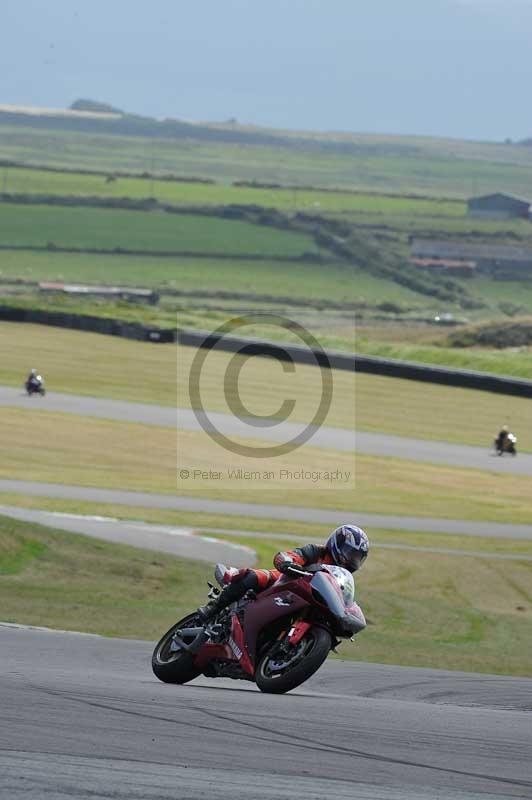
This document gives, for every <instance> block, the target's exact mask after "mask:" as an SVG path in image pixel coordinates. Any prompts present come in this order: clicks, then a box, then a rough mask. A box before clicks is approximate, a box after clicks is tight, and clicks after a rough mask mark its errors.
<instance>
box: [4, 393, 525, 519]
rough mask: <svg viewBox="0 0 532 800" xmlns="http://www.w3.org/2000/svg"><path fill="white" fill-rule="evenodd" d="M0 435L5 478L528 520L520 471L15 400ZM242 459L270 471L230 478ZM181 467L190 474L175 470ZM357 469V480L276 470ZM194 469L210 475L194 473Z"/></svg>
mask: <svg viewBox="0 0 532 800" xmlns="http://www.w3.org/2000/svg"><path fill="white" fill-rule="evenodd" d="M0 438H1V441H2V444H3V450H4V453H5V457H4V459H3V460H2V462H1V463H0V477H3V478H17V479H21V480H34V481H46V482H51V483H66V484H74V485H80V486H96V487H103V488H113V489H130V490H137V491H151V492H163V493H169V494H173V493H177V494H182V495H188V496H194V497H208V498H211V499H219V500H233V501H237V502H249V503H266V504H276V505H277V504H286V505H296V506H305V507H308V506H310V507H316V508H331V509H339V510H342V509H344V510H349V511H355V512H356V511H357V510H358V511H369V512H378V513H393V514H399V515H415V516H436V517H442V518H447V519H453V518H454V519H471V520H491V521H499V522H519V523H529V522H532V494H531V492H530V479H529V478H526V477H519V476H505V475H501V474H499V473H493V474H492V473H488V472H481V471H477V470H467V469H456V468H448V467H437V466H432V465H427V464H418V463H416V462H411V461H406V460H401V459H388V458H386V459H381V458H375V457H371V456H362V455H357V456H356V458H355V456H354V454H350V453H335V452H332V451H327V450H319V449H317V448H309V447H306V448H302V449H301V450H297V451H295V452H293V453H291V454H289V455H287V456H283V457H278V458H271V459H261V460H260V461H258V460H257V459H249V458H248V459H245V458H243V457H241V456H237V455H234V454H232V453H228V452H227V451H226V450H224V449H223V448H221V447H219V446H218V445H216V444H214V443H213V442H212V441H211V440H210V439H209V438H208V437H207V436H206V434H204V433H203V432H199V433H196V432H184V431H181V432H180V433H179V439H178V442H176V433H175V431H172V430H169V429H165V428H153V427H148V426H142V425H135V424H131V423H119V422H107V421H102V420H95V419H83V418H81V419H80V418H79V417H75V416H70V415H66V414H65V415H62V414H53V413H50V412H45V411H27V410H19V409H4V410H3V411H2V414H1V416H0ZM177 444H178V445H179V446H178V447H177V446H176V445H177ZM261 444H262V443H259V445H261ZM238 468H242V469H244V470H251V471H257V470H258V471H260V472H261V473H262V472H264V471H270V472H271V473H272V475H271V477H264V476H263V475H259V476H251V477H249V478H242V479H240V478H237V477H234V476H233V477H232V476H231V475H230V474H229V470H237V469H238ZM183 469H186V470H188V471H189V475H188V477H186V476H180V470H183ZM353 469H355V483H354V486H353V483H352V482H351V481H348V482H346V483H339V482H337V481H335V482H334V483H330V482H329V481H327V480H326V479H322V480H318V481H316V480H314V477H313V476H312V475H308V476H306V477H304V478H301V477H300V476H296V477H293V478H289V477H287V476H286V475H283V474H282V472H281V470H288V471H290V472H292V473H297V472H299V471H301V470H304V471H307V472H310V473H314V472H316V471H321V472H326V471H336V470H341V471H343V472H352V471H353ZM195 470H197V471H200V472H202V473H207V474H206V475H203V474H196V475H194V471H195ZM209 471H210V474H209ZM212 473H214V474H212Z"/></svg>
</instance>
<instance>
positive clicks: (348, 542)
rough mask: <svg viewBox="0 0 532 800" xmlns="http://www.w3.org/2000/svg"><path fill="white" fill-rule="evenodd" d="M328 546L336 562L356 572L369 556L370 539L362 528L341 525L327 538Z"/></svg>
mask: <svg viewBox="0 0 532 800" xmlns="http://www.w3.org/2000/svg"><path fill="white" fill-rule="evenodd" d="M326 547H327V550H328V551H329V553H330V554H331V556H332V558H333V560H334V563H335V564H337V565H338V566H339V567H344V568H345V569H348V570H349V571H350V572H356V571H357V569H360V567H361V566H362V564H363V563H364V561H365V560H366V558H367V556H368V551H369V540H368V537H367V536H366V534H365V533H364V531H363V530H362V528H359V527H357V526H356V525H340V527H339V528H336V530H335V531H333V532H332V533H331V535H330V536H329V538H328V539H327V544H326Z"/></svg>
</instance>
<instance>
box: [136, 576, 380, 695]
mask: <svg viewBox="0 0 532 800" xmlns="http://www.w3.org/2000/svg"><path fill="white" fill-rule="evenodd" d="M209 586H210V591H209V597H211V598H212V597H215V596H217V594H218V593H219V590H217V589H215V587H214V586H213V585H212V584H211V583H209ZM365 627H366V620H365V618H364V614H363V613H362V610H361V609H360V607H359V606H358V605H357V603H356V602H355V584H354V580H353V576H352V575H351V573H350V572H348V571H347V570H346V569H343V568H342V567H336V566H329V565H322V566H316V567H311V568H307V569H301V568H298V567H296V566H294V567H290V568H289V570H288V572H287V573H286V574H285V575H282V576H281V577H280V578H279V580H277V581H276V582H275V583H274V584H273V586H271V587H270V588H269V589H265V590H264V591H263V592H260V594H258V595H257V594H255V593H254V592H248V593H247V594H246V595H245V596H244V597H243V598H242V599H241V600H240V601H238V602H237V603H233V604H232V605H231V606H229V607H228V608H226V609H223V610H222V611H220V613H219V614H218V615H217V616H216V617H215V619H214V620H212V621H211V620H209V621H208V622H203V623H202V620H201V617H200V616H199V615H198V614H197V612H196V613H195V614H190V615H188V616H187V617H185V618H184V619H182V620H180V621H179V622H177V623H176V624H175V625H173V626H172V627H171V628H170V630H169V631H167V633H165V635H164V636H163V638H162V639H161V640H160V642H159V643H158V644H157V646H156V647H155V650H154V652H153V657H152V669H153V671H154V673H155V675H156V676H157V677H158V678H159V680H161V681H163V682H164V683H187V682H188V681H191V680H193V679H194V678H197V677H198V675H201V674H203V675H206V676H207V677H208V678H236V679H239V680H248V681H254V682H255V683H256V684H257V686H258V687H259V689H260V690H261V691H262V692H271V693H276V694H282V693H284V692H289V691H290V690H291V689H294V688H295V687H296V686H299V685H300V684H302V683H303V682H304V681H306V680H307V678H310V676H311V675H313V674H314V673H315V672H316V670H317V669H319V667H320V666H321V665H322V664H323V662H324V661H325V659H326V658H327V655H328V654H329V651H330V650H335V648H336V646H337V645H338V644H340V641H339V640H340V639H349V638H351V637H352V636H353V635H354V634H356V633H359V631H362V630H363V629H364V628H365Z"/></svg>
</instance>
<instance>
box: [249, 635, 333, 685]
mask: <svg viewBox="0 0 532 800" xmlns="http://www.w3.org/2000/svg"><path fill="white" fill-rule="evenodd" d="M299 644H300V645H302V647H303V652H302V654H301V657H300V658H299V659H298V660H296V661H294V663H293V665H292V664H289V665H288V666H287V668H286V669H284V670H282V671H275V670H272V669H271V663H270V662H271V661H273V660H274V658H275V657H274V656H272V655H271V654H270V653H266V655H265V656H263V657H262V658H261V660H260V661H259V663H258V665H257V670H256V672H255V683H256V684H257V686H258V687H259V689H260V690H261V692H267V693H268V694H284V693H285V692H289V691H290V690H291V689H295V688H296V686H300V685H301V684H302V683H304V682H305V681H306V680H307V679H308V678H310V676H311V675H314V673H315V672H316V671H317V670H318V669H319V668H320V667H321V665H322V664H323V662H324V661H325V659H326V658H327V656H328V655H329V651H330V649H331V646H332V637H331V634H330V633H329V632H328V631H326V630H325V629H324V628H318V627H314V628H309V630H308V631H307V633H306V634H305V635H304V636H303V638H302V639H301V641H300V642H299ZM297 646H298V645H296V647H297Z"/></svg>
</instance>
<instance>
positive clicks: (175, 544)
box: [0, 505, 255, 800]
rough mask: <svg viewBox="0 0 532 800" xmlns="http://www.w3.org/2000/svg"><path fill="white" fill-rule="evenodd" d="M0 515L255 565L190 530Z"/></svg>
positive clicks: (250, 557) (3, 510)
mask: <svg viewBox="0 0 532 800" xmlns="http://www.w3.org/2000/svg"><path fill="white" fill-rule="evenodd" d="M0 514H5V515H6V516H8V517H11V518H13V519H19V520H24V521H26V522H37V523H38V524H40V525H47V526H49V527H51V528H59V529H60V530H64V531H69V532H70V533H81V534H83V535H84V536H92V537H94V538H96V539H104V540H105V541H107V542H117V543H119V544H128V545H131V546H132V547H142V548H144V549H147V550H158V551H160V552H162V553H170V554H171V555H173V556H178V557H180V558H193V559H196V560H198V561H208V562H209V564H214V563H216V562H217V561H223V562H228V563H230V564H233V565H234V566H235V567H249V566H252V565H253V564H254V562H255V553H254V551H253V550H251V548H249V547H244V546H239V545H235V544H231V543H229V542H223V541H220V540H217V539H215V538H212V537H206V536H194V535H193V531H192V530H191V529H190V528H177V527H175V526H172V525H150V524H148V523H146V522H137V521H136V520H120V519H112V518H109V517H89V516H81V515H77V514H63V513H58V512H55V511H34V510H33V509H29V508H17V507H15V506H2V505H0ZM0 613H1V612H0ZM0 800H1V799H0Z"/></svg>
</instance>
